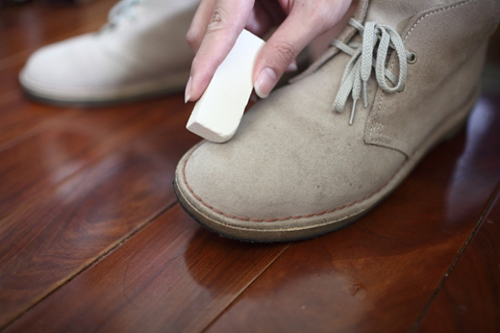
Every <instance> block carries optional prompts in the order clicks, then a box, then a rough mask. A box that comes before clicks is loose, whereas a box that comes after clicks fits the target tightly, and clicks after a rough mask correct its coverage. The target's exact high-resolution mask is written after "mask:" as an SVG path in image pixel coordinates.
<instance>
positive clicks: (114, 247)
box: [0, 200, 178, 331]
mask: <svg viewBox="0 0 500 333" xmlns="http://www.w3.org/2000/svg"><path fill="white" fill-rule="evenodd" d="M177 204H178V203H177V200H173V201H172V202H171V203H169V204H168V205H165V206H164V207H163V208H161V209H159V210H158V212H156V213H155V214H153V216H152V217H150V218H149V219H148V220H147V221H146V222H145V223H144V224H143V225H141V226H139V227H138V228H137V229H135V230H133V231H132V232H130V233H129V234H127V235H125V236H124V237H123V239H121V240H119V241H117V242H116V243H115V244H114V245H112V246H111V247H110V248H109V249H108V250H107V251H105V252H104V253H103V254H101V255H99V256H98V257H97V258H96V259H94V260H93V261H92V262H90V263H89V264H87V265H85V266H84V267H82V268H81V269H80V270H79V271H77V272H76V273H75V274H73V275H72V276H71V277H69V278H68V279H67V280H65V281H63V282H62V283H61V284H60V285H58V286H56V287H55V288H54V289H53V290H51V291H49V292H48V293H47V294H45V295H43V296H42V297H40V299H39V300H37V301H35V302H34V303H33V304H32V305H30V306H29V307H27V308H26V309H25V310H24V311H22V312H20V313H19V314H18V315H17V316H16V317H14V318H13V319H12V320H11V321H9V322H8V323H7V324H6V325H5V326H4V327H0V331H4V330H6V329H7V328H8V327H9V326H10V325H12V324H13V323H14V322H16V321H17V320H18V319H19V318H21V317H22V316H24V315H25V314H27V313H28V312H30V311H31V310H32V309H33V308H34V307H36V306H37V305H38V304H40V303H42V302H43V301H44V300H45V299H47V298H48V297H50V296H51V295H52V294H54V293H56V292H57V291H58V290H59V289H61V288H62V287H64V286H65V285H66V284H68V283H70V282H71V281H72V280H73V279H75V278H76V277H77V276H79V275H80V274H82V273H83V272H85V271H86V270H88V269H90V268H92V267H93V266H95V265H97V264H98V263H99V262H101V261H102V260H103V259H104V258H106V257H107V256H109V255H110V254H111V253H113V252H114V251H116V250H118V249H119V248H120V247H121V246H122V245H123V244H124V243H126V242H127V241H129V240H130V239H131V238H132V237H134V236H135V235H137V234H138V233H139V232H141V231H142V230H144V229H145V228H147V227H148V226H150V225H151V224H152V223H153V222H154V221H155V220H157V219H158V217H160V216H161V215H163V214H165V213H167V212H168V211H170V210H171V209H172V208H173V207H175V206H176V205H177Z"/></svg>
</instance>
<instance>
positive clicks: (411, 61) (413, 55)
mask: <svg viewBox="0 0 500 333" xmlns="http://www.w3.org/2000/svg"><path fill="white" fill-rule="evenodd" d="M417 60H418V55H417V54H416V53H415V52H410V57H409V58H407V60H406V62H408V63H409V64H410V65H413V64H414V63H416V62H417Z"/></svg>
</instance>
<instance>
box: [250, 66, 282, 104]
mask: <svg viewBox="0 0 500 333" xmlns="http://www.w3.org/2000/svg"><path fill="white" fill-rule="evenodd" d="M277 82H278V75H277V74H276V72H275V71H274V70H273V69H272V68H269V67H266V68H264V69H263V70H262V71H260V73H259V75H258V76H257V80H255V83H254V89H255V93H256V94H257V96H259V97H260V98H266V97H267V96H269V94H270V93H271V91H272V90H273V88H274V86H276V83H277Z"/></svg>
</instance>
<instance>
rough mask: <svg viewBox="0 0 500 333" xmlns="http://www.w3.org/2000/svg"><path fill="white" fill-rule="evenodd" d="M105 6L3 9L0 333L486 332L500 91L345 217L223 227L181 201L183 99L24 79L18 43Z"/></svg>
mask: <svg viewBox="0 0 500 333" xmlns="http://www.w3.org/2000/svg"><path fill="white" fill-rule="evenodd" d="M113 3H114V1H112V0H99V1H95V2H92V3H90V4H88V5H86V6H82V7H73V8H58V9H51V8H48V7H45V6H43V5H41V4H40V3H33V4H29V5H25V6H19V7H13V8H7V9H3V8H2V9H0V77H1V80H0V330H3V331H6V332H73V331H75V332H78V331H81V332H88V331H102V332H113V331H118V332H127V331H129V332H136V331H148V332H181V331H188V332H198V331H209V332H234V331H247V332H259V331H260V332H277V331H287V332H304V331H313V332H353V331H366V332H371V331H384V332H401V331H412V330H413V331H418V332H433V331H436V330H438V331H460V330H462V331H481V332H498V330H499V329H500V322H499V316H498V313H500V289H499V288H498V284H499V282H500V269H499V267H500V266H499V265H500V248H499V246H498V244H497V241H496V240H497V239H498V237H500V229H499V223H500V201H499V200H500V194H499V191H500V188H499V184H500V154H499V150H498V147H500V132H499V131H498V129H499V128H500V95H498V94H495V93H489V94H487V95H486V94H485V95H483V96H482V97H481V99H480V101H479V103H478V105H477V107H476V108H475V110H474V112H473V113H472V115H471V117H470V119H469V121H468V124H467V126H466V128H465V129H464V130H463V131H462V132H460V133H459V134H458V136H457V137H455V138H454V139H452V140H451V141H449V142H446V143H444V144H442V145H440V146H438V147H437V148H436V149H435V150H434V151H433V152H431V153H430V154H429V156H428V157H426V158H425V159H424V160H423V161H422V163H421V164H420V165H419V166H418V167H417V169H416V170H415V172H413V173H412V175H411V176H410V177H409V178H408V180H407V181H405V182H404V183H403V185H402V186H401V187H400V188H398V189H397V190H396V192H395V193H394V194H393V195H392V196H391V197H390V198H388V199H387V200H386V201H384V202H383V203H382V204H381V205H379V206H378V207H377V208H376V209H374V210H373V211H372V212H370V213H369V214H368V215H366V216H365V217H363V218H362V219H361V220H360V221H358V222H357V223H355V224H354V225H352V226H350V227H349V228H346V229H343V230H340V231H338V232H335V233H332V234H330V235H326V236H323V237H320V238H317V239H313V240H309V241H303V242H297V243H284V244H275V245H255V244H244V243H240V242H236V241H231V240H227V239H223V238H220V237H218V236H217V235H214V234H212V233H210V232H208V231H206V230H204V229H202V228H201V227H199V226H198V225H197V224H196V223H195V222H194V221H193V220H192V219H191V218H190V217H189V216H188V215H187V214H186V213H184V212H183V210H182V209H181V208H180V206H179V205H178V204H177V203H176V200H175V196H174V194H173V190H172V186H171V183H172V178H173V171H174V168H175V166H176V163H177V161H178V159H179V158H180V157H181V156H182V154H183V153H184V152H185V151H186V150H187V149H188V148H189V147H191V146H192V145H193V144H194V143H196V142H197V141H198V138H197V137H195V136H194V135H192V134H190V133H188V132H187V131H186V130H185V129H184V125H185V123H186V121H187V118H188V116H189V112H190V109H191V107H192V106H191V105H185V104H184V103H183V101H182V96H166V97H164V98H157V99H154V100H150V101H143V102H134V103H128V104H126V105H122V106H110V107H101V108H97V109H92V110H83V109H79V108H61V107H59V108H58V107H51V106H45V105H42V104H38V103H34V102H31V101H29V100H28V99H26V98H25V96H24V95H23V94H22V93H21V92H20V89H19V87H18V84H17V73H18V71H19V69H20V68H21V67H22V64H23V63H24V61H25V60H26V58H27V56H28V55H29V53H30V52H32V51H33V50H35V49H36V48H37V47H39V46H41V45H43V44H46V43H49V42H53V41H57V40H59V39H62V38H66V37H68V36H72V35H76V34H78V33H82V32H86V31H92V30H94V29H96V28H97V27H99V26H100V25H101V24H102V23H103V22H104V20H105V16H106V13H107V11H108V9H109V8H110V7H111V6H112V4H113ZM494 45H498V44H494Z"/></svg>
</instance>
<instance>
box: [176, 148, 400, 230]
mask: <svg viewBox="0 0 500 333" xmlns="http://www.w3.org/2000/svg"><path fill="white" fill-rule="evenodd" d="M193 153H194V151H193ZM193 153H191V154H190V155H189V156H188V157H187V158H186V161H185V162H184V165H183V167H182V180H183V181H184V184H185V185H186V187H187V189H188V190H189V192H191V194H192V195H193V197H194V198H195V199H196V200H198V201H199V202H200V203H201V204H202V205H203V206H205V207H207V208H208V209H210V210H211V211H213V212H214V213H216V214H219V215H222V216H224V217H227V218H230V219H234V220H238V221H244V222H258V223H261V222H266V223H271V222H285V221H289V220H299V219H304V218H311V217H317V216H322V215H325V214H330V213H333V212H336V211H338V210H342V209H345V208H349V207H351V206H354V205H355V204H358V203H362V202H363V201H366V200H368V199H370V198H371V197H373V196H374V195H375V194H377V193H379V192H380V191H382V190H383V189H384V188H385V187H386V186H387V185H389V183H390V182H391V180H392V179H394V177H396V175H397V174H398V173H399V171H400V170H401V169H402V168H403V166H404V165H405V164H406V163H403V164H401V166H400V167H399V168H398V169H397V170H396V172H394V174H393V175H392V176H391V178H389V180H388V181H387V182H386V183H385V184H384V185H382V187H380V188H379V189H378V190H377V191H375V192H373V193H372V194H370V195H368V196H366V197H364V198H362V199H359V200H356V201H353V202H351V203H349V204H346V205H343V206H340V207H337V208H333V209H330V210H326V211H323V212H319V213H314V214H307V215H296V216H288V217H281V218H275V219H251V218H248V217H238V216H234V215H231V214H227V213H224V212H222V211H220V210H218V209H217V208H215V207H213V206H211V205H210V204H208V203H206V202H205V201H203V199H201V197H200V196H199V195H197V194H196V193H195V192H194V190H193V189H192V188H191V186H190V185H189V184H188V182H187V177H186V165H187V162H188V160H189V158H190V157H191V155H192V154H193Z"/></svg>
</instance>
